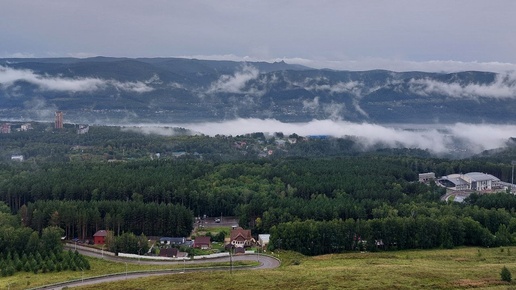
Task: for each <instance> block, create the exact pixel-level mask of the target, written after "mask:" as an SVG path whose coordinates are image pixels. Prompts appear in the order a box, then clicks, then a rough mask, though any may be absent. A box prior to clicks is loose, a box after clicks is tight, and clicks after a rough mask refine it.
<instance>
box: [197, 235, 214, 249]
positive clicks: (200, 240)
mask: <svg viewBox="0 0 516 290" xmlns="http://www.w3.org/2000/svg"><path fill="white" fill-rule="evenodd" d="M210 242H211V237H207V236H199V237H196V238H195V240H194V247H195V246H197V245H210Z"/></svg>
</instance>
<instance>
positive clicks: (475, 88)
mask: <svg viewBox="0 0 516 290" xmlns="http://www.w3.org/2000/svg"><path fill="white" fill-rule="evenodd" d="M409 89H410V91H412V92H413V93H415V94H419V95H430V94H442V95H445V96H449V97H455V98H477V97H485V98H499V99H516V73H515V72H510V73H503V74H498V75H497V76H496V78H495V80H494V82H492V83H489V84H467V85H462V84H460V83H456V82H454V83H444V82H440V81H436V80H430V79H412V80H410V82H409Z"/></svg>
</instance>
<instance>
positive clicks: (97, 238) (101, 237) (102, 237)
mask: <svg viewBox="0 0 516 290" xmlns="http://www.w3.org/2000/svg"><path fill="white" fill-rule="evenodd" d="M107 234H108V232H107V231H106V230H100V231H98V232H96V233H95V234H94V235H93V242H94V243H95V245H99V244H100V245H102V244H105V243H106V236H107Z"/></svg>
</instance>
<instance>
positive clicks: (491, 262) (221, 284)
mask: <svg viewBox="0 0 516 290" xmlns="http://www.w3.org/2000/svg"><path fill="white" fill-rule="evenodd" d="M278 257H279V258H280V259H281V260H282V266H281V267H280V268H279V269H273V270H257V271H254V270H253V271H245V270H244V271H235V272H233V274H232V275H230V273H229V272H227V271H216V272H206V273H186V274H175V275H168V276H160V277H149V278H143V279H135V280H127V281H120V282H116V283H110V284H104V285H101V286H100V289H163V290H164V289H185V290H186V289H235V290H240V289H241V288H242V287H243V285H245V286H244V287H246V288H250V289H471V288H475V289H516V282H512V283H507V282H502V281H501V279H500V272H501V269H502V267H503V266H506V267H507V268H508V269H509V270H510V271H511V272H512V273H513V275H516V247H503V248H457V249H449V250H448V249H447V250H419V251H398V252H380V253H345V254H333V255H324V256H318V257H304V256H302V255H299V254H296V253H280V254H279V255H278ZM151 285H152V286H151ZM78 289H82V290H86V289H99V285H96V286H95V285H92V286H85V287H80V288H78Z"/></svg>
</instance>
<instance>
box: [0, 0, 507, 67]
mask: <svg viewBox="0 0 516 290" xmlns="http://www.w3.org/2000/svg"><path fill="white" fill-rule="evenodd" d="M515 14H516V1H514V0H489V1H488V0H425V1H419V0H403V1H402V0H399V1H397V0H393V1H386V0H368V1H360V0H356V1H346V0H327V1H325V0H317V1H305V0H295V1H294V0H293V1H286V0H285V1H281V0H239V1H237V0H234V1H227V0H216V1H208V0H205V1H202V0H199V1H195V0H184V1H180V0H175V1H168V0H149V1H141V0H137V1H136V0H72V1H71V0H45V1H36V0H0V57H66V56H75V57H87V56H98V55H102V56H126V57H196V58H203V59H231V60H253V61H254V60H264V61H277V60H285V61H286V62H289V63H299V64H305V65H308V66H312V67H317V68H321V67H328V68H334V69H347V70H365V69H374V68H384V69H391V70H395V71H406V70H423V71H457V70H489V71H505V70H515V69H516V53H515V52H516V33H515V29H516V15H515Z"/></svg>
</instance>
